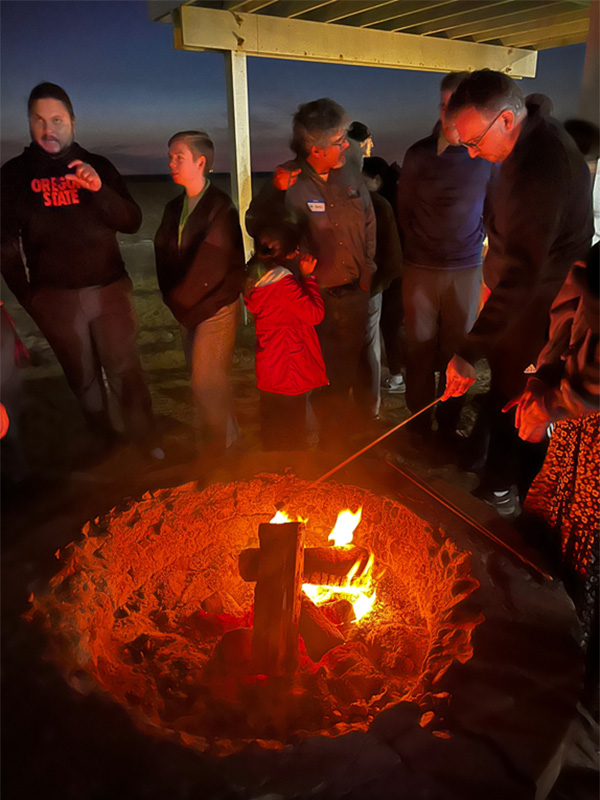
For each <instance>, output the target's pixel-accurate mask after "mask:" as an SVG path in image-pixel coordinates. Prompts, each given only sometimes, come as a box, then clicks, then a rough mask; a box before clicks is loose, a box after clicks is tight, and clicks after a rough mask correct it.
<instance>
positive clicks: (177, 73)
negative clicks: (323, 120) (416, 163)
mask: <svg viewBox="0 0 600 800" xmlns="http://www.w3.org/2000/svg"><path fill="white" fill-rule="evenodd" d="M0 15H1V20H0V21H1V45H2V56H1V67H2V72H1V110H2V121H1V144H2V152H1V159H2V163H4V162H5V161H6V160H7V159H9V158H12V157H13V156H15V155H17V154H18V153H20V152H21V150H22V148H23V146H24V145H25V144H27V143H28V141H29V133H28V123H27V113H26V102H27V96H28V94H29V92H30V90H31V88H32V87H33V86H35V84H37V83H39V82H41V81H52V82H54V83H58V84H60V85H61V86H63V88H64V89H66V91H67V92H68V94H69V95H70V97H71V100H72V102H73V106H74V109H75V114H76V116H77V131H76V138H77V141H78V142H79V143H80V144H81V145H82V146H84V147H86V148H87V149H88V150H92V151H94V152H98V153H101V154H102V155H105V156H107V157H108V158H110V159H111V160H112V161H113V162H114V164H115V165H116V166H117V167H118V169H119V170H121V171H122V172H123V173H124V174H153V173H167V172H168V170H167V163H166V158H165V153H166V142H167V140H168V138H169V137H170V136H171V134H173V133H175V132H176V131H178V130H182V129H190V128H205V129H206V130H207V131H208V132H209V133H210V134H211V135H212V137H213V139H214V141H215V145H216V149H217V154H216V160H215V170H216V171H227V170H228V168H229V161H228V146H227V106H226V95H225V67H224V59H223V56H222V55H221V54H219V53H192V52H183V51H177V50H175V49H174V47H173V35H172V27H171V25H170V24H169V25H167V24H159V23H155V22H151V21H150V19H149V17H148V9H147V5H146V2H145V0H127V1H125V2H121V1H120V0H67V1H65V0H46V2H39V1H38V0H31V1H30V0H2V2H1V4H0ZM584 58H585V45H583V44H581V45H571V46H569V47H563V48H557V49H554V50H545V51H541V52H540V53H539V56H538V71H537V77H536V78H535V79H534V80H524V81H521V82H520V85H521V87H522V89H523V91H524V92H525V93H526V94H527V93H529V92H534V91H535V92H544V93H545V94H548V95H549V96H550V97H551V98H552V100H553V102H554V106H555V112H554V114H555V116H556V117H558V118H559V119H562V120H564V119H567V118H568V117H571V116H576V115H577V105H578V100H579V89H580V85H581V75H582V71H583V62H584ZM441 77H442V76H441V75H440V74H438V73H426V72H413V71H405V70H384V69H376V68H372V67H351V66H344V65H337V64H336V65H325V64H315V63H309V62H297V61H282V60H273V59H262V58H249V59H248V82H249V95H250V123H251V152H252V167H253V169H254V170H270V169H272V168H273V166H274V165H275V164H277V163H279V162H281V161H283V160H285V159H286V158H287V157H288V156H289V149H288V141H289V131H290V124H291V117H292V115H293V113H294V111H295V110H296V108H297V106H298V104H299V103H302V102H306V101H308V100H313V99H315V98H317V97H324V96H329V97H332V98H334V99H335V100H337V101H338V102H339V103H341V104H342V105H343V106H344V107H345V108H346V109H347V111H348V114H349V115H350V118H351V119H358V120H360V121H362V122H365V123H366V124H368V125H369V127H370V128H371V130H372V131H373V136H374V139H375V152H374V154H375V155H380V156H383V157H384V158H386V159H388V160H389V161H394V160H397V161H399V162H400V163H401V161H402V157H403V155H404V151H405V150H406V148H407V147H408V146H409V145H410V144H412V142H414V141H415V140H417V139H419V138H421V137H423V136H426V135H427V134H428V133H429V132H430V130H431V127H432V125H433V123H434V122H435V119H436V114H437V103H438V86H439V81H440V79H441Z"/></svg>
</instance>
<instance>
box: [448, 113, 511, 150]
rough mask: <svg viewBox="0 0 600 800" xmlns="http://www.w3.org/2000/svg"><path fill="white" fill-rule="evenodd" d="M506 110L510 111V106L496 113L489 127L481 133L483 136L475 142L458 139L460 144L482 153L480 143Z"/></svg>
mask: <svg viewBox="0 0 600 800" xmlns="http://www.w3.org/2000/svg"><path fill="white" fill-rule="evenodd" d="M505 111H510V109H509V108H503V109H502V111H499V112H498V113H497V114H496V116H495V117H494V119H493V120H492V121H491V122H490V124H489V125H488V126H487V128H486V129H485V130H484V132H483V133H482V134H481V136H480V137H479V138H478V139H475V141H474V142H463V140H462V139H459V140H458V144H461V145H462V146H463V147H466V148H467V149H468V150H469V149H470V150H477V152H478V153H481V148H480V147H479V145H480V144H481V142H482V141H483V140H484V139H485V137H486V136H487V135H488V133H489V132H490V131H491V130H492V128H493V127H494V125H495V124H496V122H498V120H499V119H500V117H501V116H502V114H504V112H505Z"/></svg>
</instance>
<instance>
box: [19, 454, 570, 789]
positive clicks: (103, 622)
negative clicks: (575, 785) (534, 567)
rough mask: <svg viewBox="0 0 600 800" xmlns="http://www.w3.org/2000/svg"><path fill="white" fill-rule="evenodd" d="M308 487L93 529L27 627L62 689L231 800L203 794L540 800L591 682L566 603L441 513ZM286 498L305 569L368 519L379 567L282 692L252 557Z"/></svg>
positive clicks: (329, 609) (173, 506)
mask: <svg viewBox="0 0 600 800" xmlns="http://www.w3.org/2000/svg"><path fill="white" fill-rule="evenodd" d="M381 470H382V467H381V465H377V467H376V469H374V470H373V471H371V476H370V477H371V481H372V480H373V479H375V480H376V485H378V487H379V490H380V491H381V487H382V486H384V485H385V484H386V483H387V484H390V476H389V475H388V474H385V476H384V477H385V479H384V480H382V475H379V479H377V475H376V474H375V473H377V472H381ZM368 482H369V481H366V480H365V478H364V476H363V477H362V479H361V483H363V484H365V483H368ZM307 486H308V482H307V481H303V480H300V479H299V478H296V477H294V476H291V475H285V476H281V475H276V474H262V475H258V476H256V477H254V478H252V479H250V480H243V481H235V482H229V483H225V484H213V485H209V486H208V487H207V488H205V489H204V490H202V491H201V490H200V489H199V487H198V485H197V484H196V483H191V484H187V485H184V486H181V487H178V488H174V489H164V490H158V491H155V492H152V493H150V492H148V493H147V494H146V495H144V497H143V498H142V499H141V500H140V501H138V502H135V503H132V504H130V505H128V506H126V507H124V508H122V509H114V510H113V511H112V512H110V513H109V514H108V515H106V516H105V517H103V518H98V519H96V520H95V521H94V522H90V523H88V524H87V525H86V526H85V528H84V531H83V533H84V538H83V540H82V541H81V542H79V543H77V544H74V545H71V546H69V548H68V549H67V550H66V552H65V553H64V554H63V556H64V558H65V564H64V567H63V569H62V570H61V571H60V572H59V573H58V574H57V575H56V576H55V577H54V578H53V580H52V581H51V585H50V591H49V592H48V593H47V594H44V595H40V596H38V597H36V598H35V599H34V602H33V607H32V610H31V612H30V617H31V618H32V619H37V620H39V621H41V622H42V624H43V625H44V626H45V627H46V628H47V629H48V631H49V634H50V636H49V638H50V641H51V646H52V650H53V658H54V660H55V661H56V663H57V664H58V665H59V666H60V668H61V669H62V671H63V672H64V673H65V675H66V677H67V680H69V682H71V683H72V684H76V683H77V680H78V679H79V678H78V677H77V676H79V677H80V676H81V674H82V673H84V674H85V676H86V679H88V680H89V679H90V678H91V679H92V681H93V682H94V685H96V686H97V687H98V689H99V690H103V691H104V692H108V693H109V694H110V695H111V696H112V697H113V698H114V699H115V700H117V701H118V702H119V703H121V704H122V705H123V706H124V707H125V708H127V710H128V711H129V713H130V714H131V716H132V717H133V718H134V720H135V722H136V724H137V725H138V727H139V728H141V729H142V730H144V731H145V732H146V733H151V734H152V735H156V734H160V735H163V736H166V737H168V738H170V739H171V740H175V741H178V742H180V743H182V744H183V745H185V746H187V747H189V748H192V749H193V750H195V751H197V752H198V753H199V755H198V758H199V759H201V760H208V762H210V764H211V770H213V771H214V768H215V764H216V765H217V771H218V773H219V775H220V776H221V777H220V780H222V785H223V792H222V793H221V794H214V793H211V794H206V795H205V794H202V793H199V794H197V795H194V797H198V798H202V797H209V796H210V797H213V796H214V797H224V798H225V797H227V798H228V797H230V796H231V797H234V796H235V797H244V798H245V797H248V798H250V797H254V796H256V795H257V793H258V794H260V795H261V796H263V795H274V796H279V797H282V798H288V797H290V798H292V797H307V798H308V797H318V798H323V800H326V799H328V798H337V797H344V798H346V797H352V798H354V797H355V798H356V799H357V800H358V798H361V800H364V798H373V800H375V798H377V800H383V798H387V797H390V798H392V797H393V798H404V797H406V798H411V799H412V798H418V797H431V798H440V800H446V798H448V799H449V800H450V798H457V800H458V798H460V800H465V798H469V797H478V798H479V797H482V796H484V795H485V796H486V797H487V798H495V797H498V798H502V799H503V800H506V798H509V797H510V798H511V800H512V799H513V798H520V797H523V798H525V797H532V798H533V797H536V798H537V797H544V796H545V793H546V792H547V789H548V788H549V786H551V784H552V779H553V777H555V775H554V772H553V771H554V770H555V763H556V759H555V754H556V753H557V752H558V751H559V750H560V746H561V742H562V741H563V739H564V736H565V734H566V731H567V728H568V724H569V720H570V717H571V715H572V713H573V708H574V706H575V702H576V689H577V687H578V681H579V678H580V659H579V654H578V650H577V647H576V644H575V634H576V627H575V625H574V616H573V614H572V609H571V607H570V605H569V601H568V600H567V598H566V596H565V595H564V592H563V590H562V589H561V588H560V587H559V586H558V585H557V584H551V583H545V582H538V581H537V580H535V579H534V578H532V577H531V575H529V574H528V573H526V572H525V571H524V570H523V569H522V568H521V567H520V566H519V565H518V564H517V563H515V562H514V561H512V560H510V559H509V558H508V557H507V556H505V555H504V554H503V553H501V552H499V551H498V549H497V548H496V547H494V546H493V545H491V544H490V543H489V542H481V541H480V540H479V541H478V540H477V539H474V538H473V536H472V534H471V535H469V534H466V532H465V526H464V525H463V527H462V529H460V530H455V528H456V523H455V522H454V521H451V524H449V525H448V524H447V520H444V523H445V524H443V525H438V524H435V517H433V519H432V515H431V511H429V514H428V516H429V522H427V521H424V520H423V519H422V518H421V517H420V516H417V515H416V514H415V513H413V511H411V510H409V509H408V508H406V506H405V505H404V503H400V502H398V500H397V499H392V498H391V497H389V496H388V497H384V496H381V494H377V495H376V494H373V493H372V492H370V491H367V490H366V489H363V488H359V487H358V486H352V485H345V484H334V483H326V484H319V485H317V486H314V487H310V488H308V489H307V488H306V487H307ZM413 494H414V493H413ZM282 496H286V497H290V498H291V499H290V500H289V502H288V504H287V506H286V509H285V510H286V512H287V514H288V516H289V518H290V519H296V518H297V517H298V518H301V519H302V520H304V521H305V522H304V523H303V535H304V536H305V539H306V541H305V544H306V548H307V549H306V551H305V552H306V554H307V559H306V561H305V569H306V564H308V563H309V558H310V557H311V554H313V556H312V557H313V558H314V553H315V552H317V553H318V552H320V550H321V549H322V548H324V547H325V548H326V547H327V546H328V544H331V543H328V535H329V532H330V531H331V529H332V528H333V526H334V524H335V522H336V517H337V515H338V513H339V512H340V511H342V510H344V509H349V510H351V511H356V510H357V509H359V508H362V519H361V521H360V523H359V525H358V527H357V529H356V532H355V538H354V541H353V545H356V549H357V551H360V552H361V553H363V552H368V553H372V554H373V574H374V576H375V577H374V582H375V584H376V590H374V592H373V593H374V594H375V591H376V599H375V601H374V606H373V609H372V610H371V612H370V613H368V614H367V615H366V616H365V617H363V618H362V619H361V620H359V621H358V622H356V621H353V620H352V614H351V613H350V614H349V613H348V606H349V603H348V599H349V596H348V595H343V594H342V595H336V596H335V597H334V599H333V600H332V601H331V602H329V603H326V604H325V605H323V606H320V609H321V610H319V611H317V612H315V613H316V614H318V615H320V618H321V623H319V625H320V627H319V625H317V632H316V635H317V639H316V640H312V639H311V637H312V636H313V634H311V633H310V630H309V629H308V628H307V627H306V625H307V623H306V621H305V623H304V628H303V623H302V620H300V634H301V637H304V638H300V640H299V651H298V654H297V668H296V670H295V671H293V672H292V673H291V674H287V675H278V676H271V677H269V676H267V675H264V674H256V669H254V668H253V651H252V648H253V645H252V641H253V638H252V637H253V634H252V623H253V594H254V583H252V582H250V581H254V580H256V578H257V576H256V575H252V574H250V573H249V572H248V570H249V567H248V562H247V560H246V562H244V557H243V556H242V557H241V558H240V555H241V554H242V551H245V553H246V554H248V553H250V555H251V556H252V552H253V551H252V548H256V546H257V544H258V536H257V534H258V528H259V525H260V524H261V523H266V522H269V520H270V518H271V517H272V515H273V512H274V507H275V504H276V503H277V501H278V500H279V499H280V498H281V497H282ZM403 499H406V498H403ZM411 501H412V504H413V506H414V503H415V500H414V496H413V497H411ZM417 505H418V500H417ZM432 522H433V523H434V524H431V523H432ZM457 534H459V535H458V536H457ZM329 552H331V551H329ZM256 556H257V551H254V557H255V558H256ZM255 566H256V564H255ZM240 569H241V573H242V574H240ZM252 569H255V567H253V568H251V569H250V572H252ZM346 571H347V570H346ZM309 572H310V570H309ZM311 574H313V578H314V570H312V573H311ZM242 575H244V577H245V578H246V580H244V578H243V577H242ZM305 576H306V571H305ZM321 577H322V576H321ZM305 580H306V581H308V580H309V579H308V578H306V577H305ZM319 583H327V584H331V583H336V580H334V579H333V578H331V577H329V578H327V576H325V577H322V579H320V580H319ZM341 583H343V581H341ZM257 591H258V589H257ZM340 598H341V599H340ZM304 602H308V603H309V604H310V601H307V600H306V597H305V601H304ZM304 602H303V609H304ZM340 609H341V611H340ZM303 613H304V611H303ZM311 613H312V612H311ZM307 631H308V633H307ZM323 631H325V640H326V642H328V643H326V644H325V645H324V646H321V643H322V635H323ZM328 636H329V637H330V639H331V641H329V640H328V638H327V637H328ZM319 637H320V638H319ZM336 637H337V638H336ZM296 639H297V634H296ZM304 639H306V645H305V641H304ZM311 641H312V647H311ZM315 641H316V642H317V646H316V649H315ZM200 754H201V755H200ZM261 764H263V767H261ZM234 789H235V792H237V791H238V790H240V791H242V790H243V793H242V794H236V793H235V792H234ZM259 790H260V791H259ZM211 791H212V790H211ZM227 792H230V794H228V793H227ZM536 792H537V794H536Z"/></svg>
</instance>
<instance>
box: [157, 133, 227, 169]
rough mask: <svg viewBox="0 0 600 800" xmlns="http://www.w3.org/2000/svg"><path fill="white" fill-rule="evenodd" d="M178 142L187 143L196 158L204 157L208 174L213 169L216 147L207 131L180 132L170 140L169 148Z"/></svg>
mask: <svg viewBox="0 0 600 800" xmlns="http://www.w3.org/2000/svg"><path fill="white" fill-rule="evenodd" d="M178 141H183V142H185V144H186V145H187V146H188V147H189V149H190V150H191V151H192V153H193V155H194V156H196V158H198V157H199V156H204V158H205V159H206V172H208V171H209V170H211V169H212V165H213V161H214V158H215V146H214V144H213V142H212V139H211V138H210V136H209V135H208V133H206V131H179V132H178V133H174V134H173V136H171V138H170V139H169V142H168V147H171V145H172V144H173V142H178Z"/></svg>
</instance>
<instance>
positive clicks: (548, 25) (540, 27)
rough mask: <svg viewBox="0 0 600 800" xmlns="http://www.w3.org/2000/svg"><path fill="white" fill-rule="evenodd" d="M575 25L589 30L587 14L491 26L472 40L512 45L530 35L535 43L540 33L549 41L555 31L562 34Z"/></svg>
mask: <svg viewBox="0 0 600 800" xmlns="http://www.w3.org/2000/svg"><path fill="white" fill-rule="evenodd" d="M573 23H576V26H579V27H582V26H583V27H585V29H586V30H587V26H588V25H589V19H588V15H587V13H586V12H584V11H569V12H565V13H563V14H556V15H554V14H553V15H552V16H551V17H544V16H541V15H538V17H537V18H536V17H532V18H531V19H529V20H527V21H525V22H518V23H513V24H512V25H504V24H502V25H497V26H496V25H491V26H490V27H489V28H488V30H486V31H483V32H482V33H478V34H475V35H473V37H472V38H473V41H474V42H489V41H492V40H493V39H500V41H509V42H511V43H512V42H513V40H514V39H515V37H518V38H519V40H523V41H525V40H526V38H525V39H524V38H523V37H527V35H528V34H529V36H530V40H531V41H532V42H533V41H535V39H536V36H537V34H536V33H535V31H539V32H540V33H541V34H542V38H544V39H549V38H551V37H552V35H553V32H554V31H556V32H557V33H560V32H561V30H562V29H563V28H568V27H569V26H573Z"/></svg>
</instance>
